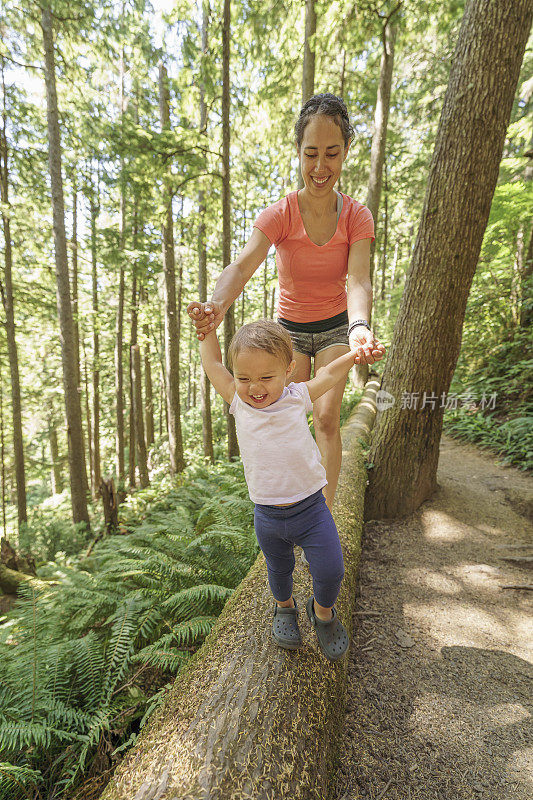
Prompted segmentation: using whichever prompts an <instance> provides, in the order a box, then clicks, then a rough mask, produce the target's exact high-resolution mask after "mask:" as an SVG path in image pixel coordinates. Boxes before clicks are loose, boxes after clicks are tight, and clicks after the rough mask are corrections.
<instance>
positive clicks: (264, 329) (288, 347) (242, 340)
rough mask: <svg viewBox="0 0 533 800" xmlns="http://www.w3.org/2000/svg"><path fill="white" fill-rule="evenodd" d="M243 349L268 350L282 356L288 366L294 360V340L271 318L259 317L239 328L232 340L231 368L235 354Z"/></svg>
mask: <svg viewBox="0 0 533 800" xmlns="http://www.w3.org/2000/svg"><path fill="white" fill-rule="evenodd" d="M243 350H266V351H267V353H272V355H274V356H278V357H279V358H281V359H282V360H283V362H284V364H285V365H286V366H289V364H290V363H291V361H292V341H291V337H290V336H289V334H288V333H287V331H286V330H285V328H284V327H283V326H282V325H280V324H279V323H278V322H273V321H272V320H271V319H258V320H257V322H249V323H248V324H247V325H243V326H242V328H239V330H238V331H237V333H236V334H235V336H234V337H233V339H232V340H231V343H230V346H229V350H228V361H229V363H230V366H231V368H232V369H233V364H234V361H235V356H236V355H238V354H239V353H240V352H242V351H243Z"/></svg>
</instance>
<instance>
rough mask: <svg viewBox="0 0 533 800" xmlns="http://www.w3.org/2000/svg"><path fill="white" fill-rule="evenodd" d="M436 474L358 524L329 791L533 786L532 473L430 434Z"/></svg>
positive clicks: (419, 793)
mask: <svg viewBox="0 0 533 800" xmlns="http://www.w3.org/2000/svg"><path fill="white" fill-rule="evenodd" d="M437 481H438V489H437V491H436V492H435V493H434V495H433V496H432V497H431V498H430V499H429V500H427V501H426V502H425V503H423V504H422V505H421V506H420V508H419V509H418V510H417V511H416V512H415V513H414V514H413V515H411V516H410V517H407V518H405V519H404V520H400V521H394V522H387V521H383V522H381V521H380V522H378V521H370V522H368V523H366V524H365V528H364V534H363V553H362V556H361V565H360V576H359V587H360V588H359V592H360V594H359V596H358V599H357V606H356V612H355V615H356V619H355V622H354V636H353V639H352V644H351V647H350V652H349V656H348V657H349V660H350V663H349V674H348V686H349V691H348V705H347V711H346V722H345V728H344V735H343V745H342V749H341V752H340V754H339V756H340V770H339V774H338V780H337V784H336V793H335V794H334V797H335V798H336V800H363V798H364V800H400V799H401V800H531V798H532V797H533V717H532V711H533V680H532V679H533V664H532V661H533V614H532V610H533V591H528V590H526V589H520V588H506V587H518V586H530V587H531V588H533V574H532V571H531V567H532V566H533V563H532V561H531V557H532V556H533V525H532V522H531V512H532V507H533V480H532V478H531V477H528V476H527V475H525V474H524V473H523V472H520V471H519V470H517V469H515V468H512V467H504V466H499V465H498V464H497V458H496V457H495V456H493V455H491V454H490V453H488V452H487V451H482V450H480V449H478V448H477V447H475V446H474V445H471V444H467V443H466V444H465V443H463V442H459V441H458V440H455V439H452V438H450V437H448V436H443V437H442V441H441V448H440V460H439V467H438V476H437ZM528 557H529V559H530V560H529V561H528ZM508 559H516V560H508Z"/></svg>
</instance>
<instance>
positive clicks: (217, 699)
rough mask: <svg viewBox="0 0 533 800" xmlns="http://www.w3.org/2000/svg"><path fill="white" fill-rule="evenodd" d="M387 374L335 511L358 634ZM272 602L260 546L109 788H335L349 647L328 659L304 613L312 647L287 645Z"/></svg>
mask: <svg viewBox="0 0 533 800" xmlns="http://www.w3.org/2000/svg"><path fill="white" fill-rule="evenodd" d="M378 386H379V384H378V382H377V381H372V382H370V383H369V385H368V386H367V389H366V390H365V393H364V396H363V399H362V402H361V403H360V404H359V406H358V409H357V410H356V412H355V413H353V414H352V416H351V417H350V419H349V421H348V423H347V424H346V425H345V426H344V427H343V430H342V445H343V452H344V458H343V467H342V471H341V475H340V479H339V485H338V490H337V496H336V500H335V506H334V516H335V521H336V523H337V527H338V530H339V536H340V539H341V544H342V549H343V554H344V564H345V576H344V580H343V583H342V587H341V592H340V595H339V598H338V601H337V603H336V608H337V610H338V613H339V616H340V618H341V619H342V620H343V622H344V624H345V626H346V628H347V630H348V634H349V636H350V638H351V636H352V631H353V628H352V626H353V619H354V614H353V610H354V605H355V601H356V591H355V588H356V579H357V572H358V567H359V555H360V551H361V530H362V517H363V497H364V489H365V484H366V472H365V468H364V456H363V453H362V450H361V446H360V441H361V440H362V441H363V442H364V441H365V440H367V439H368V437H369V434H370V429H371V426H372V422H373V419H374V416H375V405H374V399H375V395H376V392H377V389H378ZM294 590H295V594H297V596H298V598H306V597H309V596H310V595H311V594H312V579H311V575H310V573H309V571H308V569H307V568H305V567H304V565H303V564H301V562H300V561H299V559H298V561H297V564H296V567H295V571H294ZM303 602H304V601H303V600H302V601H301V604H302V606H303ZM272 607H273V599H272V595H271V593H270V590H269V587H268V581H267V572H266V564H265V559H264V556H263V554H262V553H260V554H259V557H258V558H257V560H256V562H255V564H254V565H253V567H252V568H251V570H250V572H249V573H248V575H247V576H246V577H245V578H244V580H243V581H242V582H241V583H240V584H239V586H238V587H237V589H236V590H235V592H234V594H233V595H232V597H231V598H230V600H229V601H228V603H227V604H226V606H225V608H224V610H223V611H222V614H221V615H220V617H219V618H218V620H217V622H216V623H215V626H214V628H213V630H212V631H211V633H210V634H209V636H208V637H207V639H206V641H205V642H204V645H203V646H202V647H201V648H200V650H199V651H198V652H197V653H196V654H195V656H194V658H193V660H192V661H191V663H190V664H189V665H188V666H187V667H186V668H184V669H183V670H182V672H181V673H180V674H179V675H178V677H177V679H176V681H175V682H174V685H173V687H172V689H171V690H170V693H169V696H168V698H167V700H166V702H165V703H164V704H163V706H161V708H159V709H158V710H157V711H156V712H155V713H154V715H153V716H152V717H151V718H150V719H149V720H148V723H147V725H146V726H145V728H143V730H142V731H141V733H140V736H139V738H138V740H137V742H136V743H135V745H134V747H133V748H132V750H131V751H130V752H129V753H128V754H127V755H126V757H125V758H124V761H123V762H122V763H121V764H120V765H119V767H118V768H117V770H116V772H115V774H114V776H113V778H112V779H111V781H110V783H109V784H108V785H107V787H106V789H105V790H104V792H103V794H102V797H101V800H126V798H128V800H131V798H133V797H135V798H136V800H148V799H149V798H158V800H171V798H172V799H173V798H177V797H179V798H187V800H205V799H206V798H209V800H245V798H247V800H263V799H264V800H285V798H290V800H324V798H325V797H330V796H331V793H332V788H333V785H334V780H335V775H334V767H335V762H336V753H337V751H338V748H339V746H340V739H341V736H342V729H343V725H344V717H345V712H344V704H345V694H346V679H347V671H348V663H349V659H348V658H344V659H342V660H341V661H339V662H337V663H336V664H330V663H329V662H326V660H325V659H324V657H323V656H322V654H321V653H320V651H319V648H318V643H317V640H316V636H315V634H314V633H311V632H310V631H309V632H308V631H307V630H306V629H305V628H304V626H303V625H302V633H303V634H304V636H305V642H304V646H303V647H302V648H301V650H300V651H299V652H298V653H297V654H288V653H286V652H285V651H283V650H281V648H279V647H278V646H277V645H276V644H275V643H274V642H272V640H271V635H270V619H271V616H272ZM302 612H303V613H304V614H305V610H304V609H303V607H302V608H301V609H300V614H302Z"/></svg>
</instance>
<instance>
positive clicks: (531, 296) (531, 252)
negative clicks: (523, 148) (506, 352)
mask: <svg viewBox="0 0 533 800" xmlns="http://www.w3.org/2000/svg"><path fill="white" fill-rule="evenodd" d="M526 156H527V158H528V162H527V165H526V168H525V170H524V181H525V183H526V185H527V183H528V182H529V181H531V180H533V133H532V134H531V139H530V141H529V147H528V149H527V153H526ZM526 228H527V234H528V241H529V243H528V246H527V250H526V254H525V258H524V261H523V265H522V271H521V275H520V315H519V323H520V327H521V328H527V329H529V328H530V327H531V325H532V323H533V285H532V278H533V225H532V224H530V225H528V226H526Z"/></svg>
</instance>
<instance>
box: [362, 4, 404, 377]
mask: <svg viewBox="0 0 533 800" xmlns="http://www.w3.org/2000/svg"><path fill="white" fill-rule="evenodd" d="M397 9H398V7H396V8H395V9H394V11H392V13H391V14H390V15H389V16H388V17H387V19H386V20H385V24H384V25H383V27H382V31H381V39H382V43H383V52H382V54H381V65H380V71H379V85H378V94H377V98H376V109H375V112H374V132H373V134H372V148H371V151H370V177H369V180H368V192H367V196H366V205H367V207H368V208H369V209H370V211H371V212H372V216H373V218H374V222H375V227H376V229H377V225H378V214H379V202H380V197H381V182H382V174H383V164H384V162H385V147H386V143H387V125H388V121H389V109H390V96H391V85H392V71H393V67H394V42H395V39H396V26H395V25H391V24H390V19H391V16H392V15H393V14H394V13H395V12H396V11H397ZM375 247H376V240H375V239H374V241H373V242H372V244H371V246H370V283H371V284H372V285H374V255H375ZM371 320H372V308H371V309H370V315H369V320H368V322H369V323H371ZM367 380H368V364H360V365H357V364H356V365H355V367H354V383H355V385H356V386H359V387H361V388H362V387H363V386H364V385H365V383H366V382H367Z"/></svg>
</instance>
